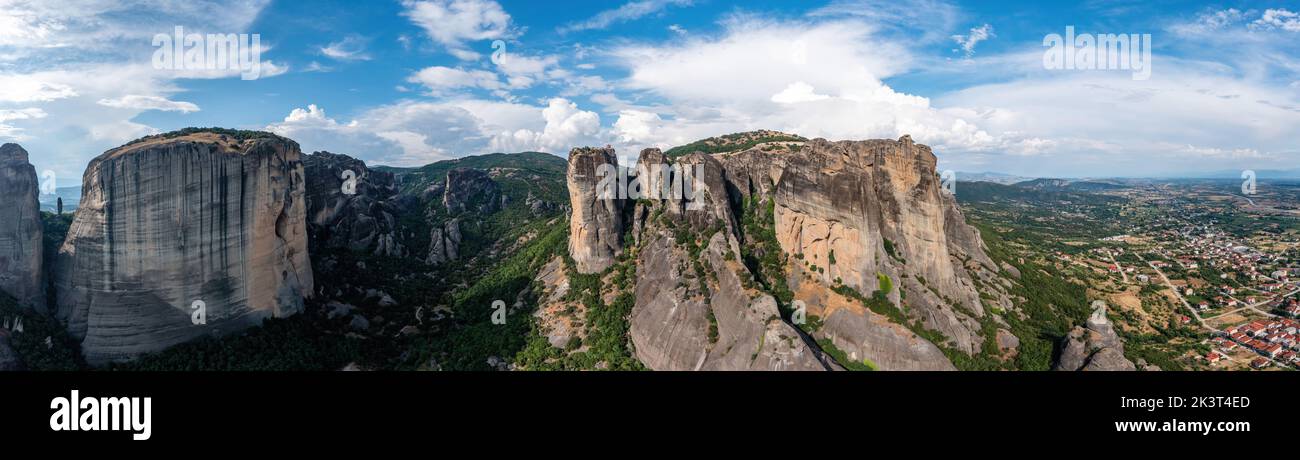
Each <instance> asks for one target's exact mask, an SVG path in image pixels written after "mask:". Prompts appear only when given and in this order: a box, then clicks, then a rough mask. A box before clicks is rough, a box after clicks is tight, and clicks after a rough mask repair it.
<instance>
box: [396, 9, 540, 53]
mask: <svg viewBox="0 0 1300 460" xmlns="http://www.w3.org/2000/svg"><path fill="white" fill-rule="evenodd" d="M402 6H403V7H404V8H405V9H406V11H404V12H402V15H403V16H406V17H407V18H410V19H411V22H414V23H415V24H416V25H418V26H420V27H421V28H422V29H424V32H425V34H427V35H428V36H429V38H432V39H433V41H434V42H436V43H438V44H440V45H442V46H444V47H446V49H447V52H449V53H451V54H452V55H453V56H455V57H456V58H458V59H461V60H474V59H478V58H479V57H480V56H481V55H480V54H479V53H477V52H474V51H472V50H470V49H469V48H467V47H466V45H465V43H466V42H469V41H478V40H495V39H502V38H510V37H512V36H514V34H515V31H514V27H513V24H512V21H511V18H510V15H509V14H508V13H506V11H505V9H504V8H502V7H501V4H499V3H497V2H495V1H493V0H421V1H414V0H403V2H402Z"/></svg>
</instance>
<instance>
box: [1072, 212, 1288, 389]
mask: <svg viewBox="0 0 1300 460" xmlns="http://www.w3.org/2000/svg"><path fill="white" fill-rule="evenodd" d="M1164 204H1166V205H1169V204H1173V205H1174V206H1173V207H1174V208H1176V209H1177V210H1178V211H1179V212H1173V213H1163V215H1160V216H1159V217H1156V218H1153V219H1150V220H1147V221H1136V222H1139V223H1135V224H1134V225H1133V226H1132V228H1130V229H1129V230H1130V231H1129V233H1127V234H1121V235H1115V236H1110V237H1106V238H1102V239H1101V243H1102V244H1101V245H1099V246H1098V247H1094V248H1091V249H1090V250H1089V251H1088V252H1087V253H1086V254H1081V255H1080V256H1081V257H1080V258H1083V259H1085V260H1086V261H1087V262H1089V263H1088V265H1089V267H1090V268H1092V269H1093V270H1094V271H1104V272H1105V273H1106V274H1107V275H1108V276H1109V277H1110V278H1112V279H1113V282H1116V283H1118V284H1119V285H1120V286H1124V285H1127V286H1135V287H1138V288H1140V289H1141V291H1142V292H1144V293H1148V295H1147V296H1146V297H1144V299H1147V301H1150V299H1153V298H1161V297H1164V298H1168V299H1172V300H1174V301H1173V302H1172V303H1171V304H1172V305H1173V306H1175V307H1178V308H1177V313H1176V321H1177V322H1179V323H1181V324H1183V325H1186V326H1189V327H1193V328H1197V329H1199V330H1202V331H1204V332H1206V333H1207V337H1208V338H1207V339H1206V340H1205V341H1204V342H1203V343H1202V344H1201V345H1202V346H1200V347H1198V351H1197V352H1196V355H1197V356H1196V357H1195V359H1197V360H1200V361H1201V362H1202V363H1203V364H1204V365H1205V366H1206V367H1207V368H1209V369H1220V370H1244V369H1297V368H1300V258H1297V257H1296V254H1297V251H1296V248H1297V247H1300V241H1298V238H1297V236H1296V234H1295V232H1294V231H1289V232H1276V233H1266V234H1264V235H1262V236H1259V235H1257V233H1258V232H1256V231H1253V230H1254V229H1250V230H1246V231H1242V230H1241V229H1237V228H1233V229H1231V230H1228V229H1225V228H1224V227H1228V225H1225V224H1223V223H1222V222H1221V221H1220V219H1222V218H1223V217H1222V214H1218V213H1216V212H1215V211H1216V208H1217V207H1216V206H1213V205H1205V204H1203V203H1199V202H1187V201H1182V200H1178V202H1176V203H1169V202H1165V203H1164ZM1215 204H1222V203H1215ZM1166 209H1167V208H1166ZM1062 256H1064V257H1066V259H1067V260H1068V255H1062ZM1099 265H1101V267H1098V266H1099ZM1157 292H1158V293H1159V294H1155V293H1157ZM1161 300H1163V299H1161Z"/></svg>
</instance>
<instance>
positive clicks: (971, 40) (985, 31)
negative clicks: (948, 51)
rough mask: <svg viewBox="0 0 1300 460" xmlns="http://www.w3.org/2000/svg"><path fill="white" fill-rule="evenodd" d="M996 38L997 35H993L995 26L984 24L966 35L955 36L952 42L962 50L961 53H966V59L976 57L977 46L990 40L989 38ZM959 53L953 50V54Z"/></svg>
mask: <svg viewBox="0 0 1300 460" xmlns="http://www.w3.org/2000/svg"><path fill="white" fill-rule="evenodd" d="M994 36H995V35H993V26H991V25H988V24H984V25H982V26H979V27H975V28H972V29H971V30H970V32H969V33H967V34H966V35H953V36H952V41H954V42H957V46H958V47H959V48H960V50H961V51H964V52H965V54H966V57H971V56H974V55H975V45H978V44H979V43H980V42H982V41H984V40H988V39H989V38H991V37H994ZM957 51H958V50H953V52H957Z"/></svg>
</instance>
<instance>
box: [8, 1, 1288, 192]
mask: <svg viewBox="0 0 1300 460" xmlns="http://www.w3.org/2000/svg"><path fill="white" fill-rule="evenodd" d="M1129 3H1130V2H1120V1H1113V0H1083V1H1073V2H1041V1H1023V2H1021V1H1008V2H991V1H970V2H955V1H948V0H911V1H905V0H830V1H826V0H820V1H819V0H803V1H766V0H746V1H727V0H631V1H628V0H612V1H567V2H540V1H533V0H522V1H509V0H393V1H385V0H376V1H372V2H366V3H365V5H364V6H358V3H356V2H352V1H292V2H290V1H270V0H225V1H202V0H200V1H193V0H185V1H183V0H34V1H27V0H0V142H18V143H21V144H23V145H24V146H25V147H26V148H27V150H29V151H30V152H31V153H32V158H33V162H34V163H36V166H37V169H38V170H42V171H43V170H51V171H54V172H55V173H56V174H57V175H58V177H60V180H59V185H60V186H64V185H75V184H76V183H77V182H79V180H80V175H81V172H82V171H83V170H84V168H85V165H86V163H87V162H88V161H89V160H90V159H91V158H93V157H95V156H96V155H98V154H99V153H102V152H103V151H105V150H107V149H110V148H112V147H115V146H117V145H120V144H122V143H124V142H127V141H129V140H131V139H134V138H137V137H140V136H143V135H147V134H152V133H157V132H164V131H169V130H174V129H178V128H183V127H187V126H223V127H229V128H243V129H264V130H270V131H274V132H277V133H280V134H283V135H286V136H289V137H291V138H293V139H295V140H297V141H298V142H299V143H301V144H302V146H303V149H304V150H306V151H315V150H329V151H333V152H336V153H346V154H350V155H353V156H356V157H359V158H362V159H364V160H366V161H367V162H369V163H371V164H385V165H394V166H418V165H423V164H427V163H430V162H434V161H438V160H444V159H449V158H455V157H459V156H464V155H472V154H481V153H490V152H517V151H526V150H535V151H544V152H550V153H554V154H557V155H561V156H563V155H565V154H566V152H568V150H569V149H570V148H572V147H575V146H580V145H604V144H612V145H614V146H615V147H616V148H618V149H619V151H620V153H622V154H634V153H633V152H636V151H639V150H640V149H641V148H644V147H671V146H674V145H680V144H683V143H687V142H690V141H693V140H696V139H700V138H704V137H709V136H714V135H720V134H726V133H731V132H738V131H747V130H753V129H776V130H782V131H787V132H791V133H796V134H801V135H804V136H807V137H825V138H828V139H833V140H835V139H864V138H882V137H884V138H896V137H898V136H900V135H903V134H910V135H911V136H912V137H913V138H915V139H916V140H917V141H918V142H922V143H926V144H929V145H931V146H932V147H934V149H935V152H936V154H938V155H939V157H940V162H941V167H943V168H948V169H956V170H962V171H996V172H1005V173H1014V174H1022V175H1034V176H1059V177H1080V176H1162V175H1177V174H1189V173H1195V172H1201V171H1218V170H1235V169H1256V170H1260V169H1290V168H1296V167H1300V142H1297V138H1298V137H1300V136H1297V135H1298V134H1300V4H1297V3H1300V2H1296V1H1292V2H1270V1H1261V2H1226V3H1204V2H1172V1H1159V0H1156V1H1145V2H1140V4H1136V5H1134V4H1129ZM1132 3H1138V2H1132ZM178 26H180V27H183V28H184V32H185V33H186V34H190V33H197V34H239V33H248V34H257V35H258V37H259V45H260V46H259V50H260V61H259V62H260V63H261V66H260V69H259V70H260V72H259V75H258V76H259V78H257V79H252V80H248V79H244V78H241V76H240V71H239V69H236V68H229V67H227V68H205V69H193V68H190V69H177V68H172V69H168V68H166V66H159V65H156V62H155V58H157V57H158V56H157V54H158V51H159V49H160V48H159V47H156V46H155V45H154V40H155V36H156V35H157V34H166V35H173V33H174V30H175V28H176V27H178ZM1067 26H1073V27H1074V28H1075V29H1076V30H1077V32H1078V33H1114V34H1150V35H1151V37H1152V44H1153V48H1154V53H1153V58H1152V59H1153V62H1152V67H1151V74H1150V78H1149V79H1146V80H1135V79H1134V78H1133V72H1131V71H1129V70H1091V71H1085V70H1054V69H1053V70H1049V69H1046V68H1045V66H1044V63H1043V60H1044V54H1045V51H1046V50H1047V49H1048V48H1046V47H1044V45H1043V43H1044V38H1045V36H1047V35H1048V34H1062V35H1064V34H1065V30H1066V27H1067ZM160 67H162V68H160Z"/></svg>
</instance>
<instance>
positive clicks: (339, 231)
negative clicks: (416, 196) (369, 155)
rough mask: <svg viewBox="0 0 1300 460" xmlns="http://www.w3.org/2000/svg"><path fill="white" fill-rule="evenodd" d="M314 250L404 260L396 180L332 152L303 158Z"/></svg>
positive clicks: (359, 162)
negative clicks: (398, 221)
mask: <svg viewBox="0 0 1300 460" xmlns="http://www.w3.org/2000/svg"><path fill="white" fill-rule="evenodd" d="M302 162H303V169H304V173H305V177H306V198H307V217H308V231H309V234H310V235H311V243H312V247H331V248H347V249H350V250H353V251H366V252H371V253H373V254H375V255H384V256H389V257H401V256H403V255H404V253H405V248H404V247H403V246H402V244H401V243H400V241H399V240H398V238H397V237H398V235H397V218H396V215H397V214H398V212H399V207H400V206H399V205H398V203H397V202H396V200H395V199H394V197H395V196H396V195H397V187H396V185H394V182H393V175H392V174H389V173H386V172H382V171H372V170H370V169H369V168H367V167H366V164H365V162H363V161H361V160H357V159H355V158H352V157H349V156H347V155H337V154H333V153H329V152H316V153H313V154H311V155H307V156H306V157H304V158H303V161H302Z"/></svg>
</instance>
